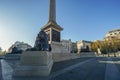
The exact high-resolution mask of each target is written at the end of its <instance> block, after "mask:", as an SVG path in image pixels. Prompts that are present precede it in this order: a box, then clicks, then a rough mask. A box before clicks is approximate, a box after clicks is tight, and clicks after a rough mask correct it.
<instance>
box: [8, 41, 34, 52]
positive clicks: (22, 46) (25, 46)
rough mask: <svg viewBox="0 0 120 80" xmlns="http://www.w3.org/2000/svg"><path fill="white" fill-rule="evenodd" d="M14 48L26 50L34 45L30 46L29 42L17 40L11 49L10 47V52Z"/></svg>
mask: <svg viewBox="0 0 120 80" xmlns="http://www.w3.org/2000/svg"><path fill="white" fill-rule="evenodd" d="M13 48H14V49H15V48H16V49H17V50H18V51H25V50H27V49H29V48H32V46H30V45H29V44H27V43H24V42H19V41H16V42H15V43H14V44H13V45H12V46H11V47H10V48H9V49H8V53H11V52H12V50H13Z"/></svg>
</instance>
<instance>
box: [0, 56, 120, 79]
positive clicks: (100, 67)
mask: <svg viewBox="0 0 120 80" xmlns="http://www.w3.org/2000/svg"><path fill="white" fill-rule="evenodd" d="M18 64H19V60H3V59H1V60H0V80H120V57H83V58H79V59H73V60H67V61H61V62H56V63H54V65H53V68H52V70H51V74H50V76H48V77H16V78H15V77H12V72H13V70H14V68H15V67H16V66H17V65H18Z"/></svg>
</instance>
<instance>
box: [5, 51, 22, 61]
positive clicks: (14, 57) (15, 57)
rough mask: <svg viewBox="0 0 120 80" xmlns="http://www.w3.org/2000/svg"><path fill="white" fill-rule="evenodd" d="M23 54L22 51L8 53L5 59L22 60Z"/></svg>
mask: <svg viewBox="0 0 120 80" xmlns="http://www.w3.org/2000/svg"><path fill="white" fill-rule="evenodd" d="M21 55H22V54H21V53H14V54H11V53H8V54H6V55H5V59H6V60H20V58H21Z"/></svg>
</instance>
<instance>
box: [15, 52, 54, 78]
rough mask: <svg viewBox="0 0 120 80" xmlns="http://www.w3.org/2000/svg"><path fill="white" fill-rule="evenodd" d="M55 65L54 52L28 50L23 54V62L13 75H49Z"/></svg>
mask: <svg viewBox="0 0 120 80" xmlns="http://www.w3.org/2000/svg"><path fill="white" fill-rule="evenodd" d="M52 65H53V60H52V53H50V52H47V51H26V52H24V53H23V54H22V56H21V64H20V65H19V66H18V67H17V68H16V69H15V70H14V72H13V76H48V75H49V74H50V71H51V68H52Z"/></svg>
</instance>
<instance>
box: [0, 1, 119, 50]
mask: <svg viewBox="0 0 120 80" xmlns="http://www.w3.org/2000/svg"><path fill="white" fill-rule="evenodd" d="M48 11H49V0H0V47H2V49H3V50H7V49H8V48H9V47H10V46H11V45H12V44H14V42H16V41H21V42H25V43H28V44H30V45H31V46H33V45H34V42H35V38H36V36H37V34H38V33H39V31H40V28H41V27H43V26H44V25H45V24H46V23H47V21H48ZM56 22H57V23H58V24H59V25H60V26H61V27H62V28H63V29H64V30H63V31H62V32H61V39H71V40H72V41H73V42H76V41H79V40H88V41H94V40H102V39H103V38H104V36H105V34H106V33H107V32H108V31H110V30H113V29H118V28H120V0H56Z"/></svg>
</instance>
